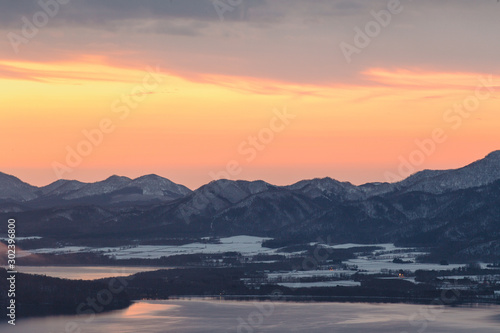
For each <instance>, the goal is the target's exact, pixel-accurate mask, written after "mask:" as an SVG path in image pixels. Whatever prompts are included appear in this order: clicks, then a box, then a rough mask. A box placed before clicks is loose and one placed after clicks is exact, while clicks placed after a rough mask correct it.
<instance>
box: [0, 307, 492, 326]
mask: <svg viewBox="0 0 500 333" xmlns="http://www.w3.org/2000/svg"><path fill="white" fill-rule="evenodd" d="M499 313H500V307H499V306H481V307H478V306H471V307H455V308H451V307H438V306H426V305H408V304H366V303H290V302H270V301H268V302H236V301H218V300H169V301H139V302H136V303H134V304H133V305H132V306H130V307H129V308H128V309H126V310H120V311H114V312H111V313H106V314H102V315H98V316H95V317H93V318H92V317H90V316H89V315H86V316H80V317H76V316H68V317H47V318H34V319H25V320H21V321H18V322H17V324H16V326H15V327H14V326H11V325H7V324H4V323H2V324H0V331H2V332H4V333H10V332H16V333H18V332H23V333H45V332H47V333H48V332H51V333H63V332H82V333H83V332H88V333H101V332H120V333H136V332H141V333H153V332H154V333H156V332H176V333H194V332H196V333H206V332H236V333H251V332H271V333H274V332H280V333H288V332H308V333H326V332H328V333H331V332H340V333H343V332H370V333H373V332H374V333H377V332H384V333H387V332H397V333H413V332H415V333H417V332H429V333H442V332H453V333H456V332H459V333H460V332H475V333H482V332H484V333H486V332H488V333H490V332H498V331H499V327H500V315H499ZM65 328H66V330H65Z"/></svg>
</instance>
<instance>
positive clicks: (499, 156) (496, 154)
mask: <svg viewBox="0 0 500 333" xmlns="http://www.w3.org/2000/svg"><path fill="white" fill-rule="evenodd" d="M485 159H489V160H491V159H494V160H497V161H500V150H495V151H492V152H491V153H489V154H488V155H486V157H485Z"/></svg>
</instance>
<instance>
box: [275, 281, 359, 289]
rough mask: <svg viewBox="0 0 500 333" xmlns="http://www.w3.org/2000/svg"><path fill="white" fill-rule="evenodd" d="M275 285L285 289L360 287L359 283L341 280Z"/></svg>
mask: <svg viewBox="0 0 500 333" xmlns="http://www.w3.org/2000/svg"><path fill="white" fill-rule="evenodd" d="M277 285H280V286H283V287H287V288H314V287H357V286H361V282H356V281H351V280H342V281H325V282H283V283H277Z"/></svg>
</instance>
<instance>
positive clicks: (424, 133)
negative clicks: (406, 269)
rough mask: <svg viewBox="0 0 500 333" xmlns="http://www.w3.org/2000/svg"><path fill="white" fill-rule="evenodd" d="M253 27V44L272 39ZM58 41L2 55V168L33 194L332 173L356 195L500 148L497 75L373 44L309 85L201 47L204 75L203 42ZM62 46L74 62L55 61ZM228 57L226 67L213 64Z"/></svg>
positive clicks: (61, 57)
mask: <svg viewBox="0 0 500 333" xmlns="http://www.w3.org/2000/svg"><path fill="white" fill-rule="evenodd" d="M368 12H369V11H368ZM362 22H364V21H361V23H362ZM226 24H227V25H228V26H229V27H230V25H231V24H235V26H236V24H241V22H239V23H226ZM287 24H290V23H287ZM228 26H226V27H225V28H224V29H226V30H227V29H228ZM214 27H217V29H222V28H220V26H219V25H214ZM237 27H238V29H244V28H242V27H241V25H237ZM72 29H74V31H77V30H78V29H82V28H81V27H80V28H79V27H72ZM213 29H215V28H213ZM245 29H246V28H245ZM248 29H250V30H247V32H248V34H247V35H245V38H246V39H247V40H248V41H249V42H252V41H253V39H256V40H264V39H266V38H271V37H269V36H267V35H266V36H267V37H266V38H264V37H262V36H260V37H259V35H252V34H251V33H250V32H252V31H253V32H254V33H255V34H257V32H255V31H254V30H251V29H255V28H248ZM230 31H231V30H230ZM226 32H227V31H226ZM233 32H234V33H241V31H240V30H238V31H233ZM75 33H76V32H75ZM61 34H62V35H61V36H59V35H58V34H55V33H54V32H53V31H52V30H51V29H50V28H47V29H46V31H45V32H44V34H41V36H40V37H39V39H37V40H34V41H32V42H30V44H27V45H26V46H24V45H23V47H24V51H23V52H24V53H21V54H20V55H13V54H12V53H10V51H9V52H7V51H5V49H4V51H2V53H0V89H1V91H2V93H1V95H0V96H1V97H0V101H1V111H0V112H1V113H0V117H1V119H0V120H1V122H0V151H1V152H2V156H3V158H2V159H1V161H0V171H2V172H6V173H9V174H13V175H15V176H17V177H19V178H21V179H22V180H24V181H27V182H29V183H32V184H36V185H45V184H48V183H50V182H52V181H54V180H56V179H58V178H61V177H62V178H66V179H79V180H82V181H97V180H101V179H104V178H106V177H108V176H110V175H112V174H119V175H125V176H130V177H137V176H140V175H143V174H149V173H156V174H159V175H161V176H164V177H167V178H169V179H171V180H172V181H175V182H178V183H182V184H185V185H186V186H188V187H190V188H196V187H198V186H200V185H202V184H204V183H207V182H208V181H210V180H212V179H213V178H214V177H215V178H217V177H226V176H229V177H230V178H233V179H263V180H266V181H268V182H270V183H274V184H290V183H293V182H295V181H298V180H300V179H304V178H313V177H326V176H329V177H332V178H335V179H339V180H347V181H351V182H353V183H356V184H360V183H364V182H369V181H386V180H389V179H388V173H390V174H391V175H396V176H397V178H404V177H406V176H408V175H409V174H407V173H406V172H401V170H402V169H401V167H400V166H401V164H402V163H403V162H402V161H409V162H408V163H409V164H410V165H411V167H412V170H410V171H417V170H422V169H424V168H454V167H460V166H463V165H465V164H468V163H470V162H472V161H474V160H476V159H479V158H482V157H484V156H485V155H486V154H487V153H489V152H491V151H493V150H497V149H499V147H500V146H499V145H498V124H500V113H499V112H498V110H499V109H500V99H499V97H498V89H497V87H498V86H500V75H499V74H495V73H494V72H493V73H491V72H488V71H484V70H482V69H481V68H476V69H474V68H470V67H469V66H465V65H464V66H462V67H460V66H456V68H449V66H446V65H442V66H438V65H437V64H434V65H431V66H429V65H428V64H425V63H424V62H422V63H419V62H415V63H414V64H413V65H408V64H404V63H400V64H398V63H393V64H392V65H390V64H385V63H383V62H381V61H375V60H376V59H377V57H375V58H371V57H374V56H371V55H370V52H375V51H373V50H376V49H377V48H378V46H377V45H376V44H375V42H376V41H375V42H374V46H373V50H372V49H370V50H367V51H366V56H365V58H361V56H360V60H359V62H358V63H357V64H354V65H353V66H352V67H349V71H348V72H345V73H344V72H342V70H343V69H342V68H344V67H346V66H347V64H346V63H343V61H342V58H341V54H340V55H339V54H338V50H337V53H336V58H332V62H333V63H334V66H336V67H335V68H338V70H339V73H341V74H339V75H341V77H335V75H333V76H332V78H331V79H329V78H328V76H327V75H326V76H324V77H323V73H322V71H321V70H318V69H316V68H314V69H311V72H314V71H316V70H317V75H316V76H315V77H313V76H312V74H311V77H310V78H307V79H304V80H302V79H301V76H297V78H295V77H293V75H292V74H293V73H291V72H289V71H288V72H287V71H286V70H285V69H286V68H297V71H301V70H302V69H298V67H307V62H302V63H296V62H295V64H291V63H290V64H286V62H287V60H286V57H283V64H278V62H279V61H278V60H276V61H277V62H276V66H278V67H279V66H283V68H282V71H281V69H276V72H273V69H272V68H273V66H272V63H273V61H275V60H273V59H272V57H271V56H269V57H271V58H269V59H268V60H269V61H270V63H266V64H265V65H264V63H261V64H262V66H268V67H266V68H268V69H269V72H267V73H265V72H262V73H261V72H260V69H259V68H261V67H259V66H261V65H259V64H260V63H259V61H260V60H259V61H258V60H255V59H254V58H252V59H253V60H251V58H250V57H248V58H245V57H244V56H241V55H238V56H236V53H231V52H233V51H231V52H229V51H227V52H229V54H232V56H229V55H227V56H224V57H225V58H224V57H223V54H225V53H224V52H226V51H224V52H223V51H220V53H217V52H219V51H217V50H220V48H218V47H215V46H214V47H213V48H210V50H212V51H213V54H210V52H209V51H208V48H206V49H204V50H205V51H206V52H205V53H204V54H205V58H203V60H200V61H206V64H205V65H204V66H205V67H204V68H205V69H204V70H199V69H197V68H195V67H196V66H198V64H199V62H197V59H198V56H199V55H195V54H194V53H193V52H192V50H193V49H196V47H195V45H196V44H190V43H189V40H188V39H186V38H184V37H179V36H173V37H172V36H171V37H170V39H169V40H170V41H171V42H172V43H171V44H169V45H170V49H169V51H168V52H170V53H169V56H170V58H168V59H167V60H164V59H163V58H162V56H161V54H162V52H164V51H163V49H162V48H161V47H160V46H152V44H154V43H153V41H154V40H155V38H160V37H158V36H156V37H151V41H148V42H147V43H146V42H141V43H142V44H141V45H142V46H143V47H144V48H141V49H140V50H139V49H138V48H137V45H139V44H137V43H138V42H134V43H136V44H133V45H127V42H125V41H124V42H123V43H122V42H120V43H118V42H116V43H117V44H116V45H111V46H110V45H104V44H102V45H101V46H100V47H98V48H95V49H93V50H92V45H93V44H87V45H90V50H88V51H83V50H81V49H80V48H79V47H78V46H77V45H76V42H75V41H74V40H73V41H71V42H69V41H68V38H69V35H68V32H61ZM109 34H115V35H116V34H118V35H120V36H121V37H120V38H124V35H123V34H125V32H120V33H117V32H115V31H112V32H109ZM276 34H277V35H279V32H277V33H276ZM122 35H123V36H122ZM346 35H347V36H349V35H350V33H346ZM217 36H219V35H217ZM325 36H326V35H325ZM390 36H391V35H390V34H389V33H388V35H386V36H385V37H384V38H388V39H389V38H392V37H390ZM115 37H116V36H115ZM303 37H304V38H305V37H307V36H306V35H304V36H303ZM82 38H83V39H84V40H85V38H86V37H85V36H84V37H82ZM96 38H97V37H96ZM98 38H99V42H101V43H104V40H107V38H110V37H109V36H107V35H106V33H104V32H102V33H101V35H100V36H99V37H98ZM210 38H211V37H210ZM210 38H208V37H207V38H205V39H210ZM287 38H291V37H287ZM297 38H299V37H297ZM317 38H319V37H317ZM46 40H51V41H53V42H51V43H53V44H50V43H48V44H44V43H43V41H46ZM123 40H124V39H123ZM304 40H306V39H304ZM307 40H308V41H309V39H307ZM54 41H55V42H54ZM175 41H177V43H179V45H180V46H179V49H182V50H184V51H183V52H184V53H183V54H184V55H185V56H184V57H182V56H181V55H180V51H178V50H177V49H176V44H175V43H173V42H175ZM63 42H64V43H66V44H67V43H71V45H70V46H67V45H66V44H64V43H63ZM218 42H220V39H217V41H215V39H214V41H213V43H218ZM270 42H271V41H270V40H269V41H266V42H265V43H264V42H262V43H263V44H262V45H263V46H262V49H261V50H265V48H264V47H265V45H267V43H270ZM58 43H63V45H66V46H65V47H67V50H66V52H63V53H60V52H59V53H58V52H56V51H55V50H57V49H59V50H60V49H61V46H57V47H56V46H55V45H59V44H58ZM86 43H89V41H86ZM95 43H97V41H95ZM131 43H132V42H131ZM235 43H236V44H235V45H239V44H238V43H239V42H238V41H236V42H235ZM292 44H293V43H292ZM292 44H290V45H292ZM47 45H49V46H47ZM181 45H182V46H181ZM221 45H222V44H221ZM241 45H243V44H241ZM4 46H7V44H5V41H4ZM200 47H201V46H200ZM334 47H337V45H334ZM160 49H162V50H160ZM37 50H38V51H39V54H42V55H49V54H50V55H51V56H50V59H45V57H44V56H41V57H39V56H36V51H37ZM188 51H189V52H188ZM285 51H286V52H291V50H284V51H283V52H285ZM165 52H166V51H165ZM174 52H179V55H176V54H174ZM234 52H236V51H234ZM238 52H239V51H238ZM363 52H364V51H363ZM215 54H216V55H215ZM141 57H143V58H141ZM189 57H191V58H189ZM210 57H213V59H211V58H210ZM231 57H232V58H231ZM311 57H314V55H311ZM220 59H224V61H225V64H226V65H227V66H222V67H223V68H222V67H221V68H219V67H218V65H216V64H215V63H214V62H217V61H220ZM311 59H312V58H311ZM370 59H373V60H374V61H369V60H370ZM247 62H248V65H246V63H247ZM250 62H251V63H250ZM252 66H254V67H253V68H255V70H254V71H253V72H252V71H249V70H248V69H249V67H252ZM287 66H290V67H287ZM276 68H277V67H276ZM151 70H153V72H156V71H158V73H154V75H152V74H151V73H150V72H148V71H151ZM278 70H279V72H278ZM289 74H290V75H289ZM307 75H309V74H307ZM307 75H305V76H303V77H304V78H305V77H307ZM457 104H459V105H461V106H460V108H458V109H454V106H455V105H457ZM103 124H104V125H103ZM435 131H438V132H439V133H441V134H440V139H442V140H438V141H439V142H436V140H435V138H433V132H435ZM85 133H87V134H85ZM89 133H90V134H89ZM89 135H90V136H89ZM92 140H94V142H92ZM429 140H433V141H432V143H429V142H430V141H429ZM416 141H418V142H425V143H427V146H425V145H424V146H422V145H419V144H418V143H417V142H416ZM429 145H430V146H429ZM422 147H424V148H422ZM425 147H427V148H425ZM429 147H430V148H429ZM426 149H430V150H429V151H426ZM68 151H71V153H68ZM75 155H77V156H75ZM68 156H70V157H68ZM422 157H423V158H422ZM404 163H406V164H408V163H407V162H404ZM410 173H411V172H410Z"/></svg>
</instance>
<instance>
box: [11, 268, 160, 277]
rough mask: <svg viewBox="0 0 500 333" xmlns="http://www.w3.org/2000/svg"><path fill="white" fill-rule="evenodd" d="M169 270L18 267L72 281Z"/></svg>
mask: <svg viewBox="0 0 500 333" xmlns="http://www.w3.org/2000/svg"><path fill="white" fill-rule="evenodd" d="M158 269H167V268H162V267H122V266H120V267H117V266H17V271H19V272H22V273H29V274H42V275H47V276H52V277H58V278H63V279H72V280H80V279H81V280H94V279H102V278H105V277H111V276H127V275H132V274H135V273H138V272H146V271H156V270H158Z"/></svg>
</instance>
